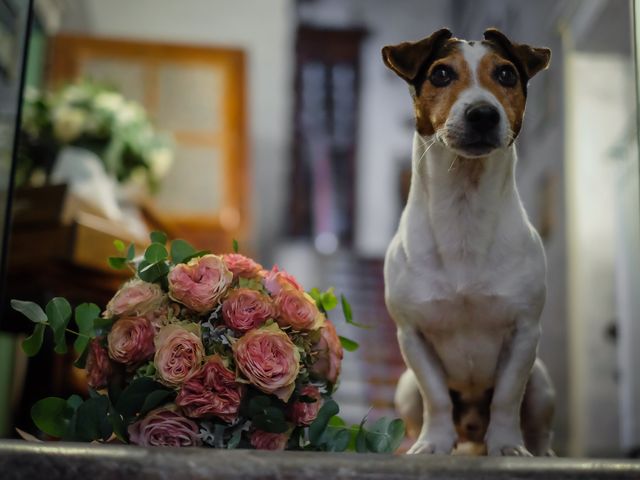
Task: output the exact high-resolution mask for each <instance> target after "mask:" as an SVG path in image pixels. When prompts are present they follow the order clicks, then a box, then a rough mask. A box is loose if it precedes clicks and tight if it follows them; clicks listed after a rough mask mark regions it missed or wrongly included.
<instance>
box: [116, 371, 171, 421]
mask: <svg viewBox="0 0 640 480" xmlns="http://www.w3.org/2000/svg"><path fill="white" fill-rule="evenodd" d="M162 389H164V387H163V386H162V385H161V384H160V383H158V382H156V381H155V380H153V379H152V378H149V377H139V378H136V379H135V380H133V381H132V382H131V383H130V384H129V385H128V386H127V388H125V389H124V390H123V391H122V393H121V394H120V396H119V397H118V401H117V402H116V405H115V408H116V411H117V412H118V413H120V414H121V415H122V416H123V417H124V419H125V421H128V420H130V419H132V418H134V417H135V416H136V415H137V414H138V413H140V411H141V410H142V407H143V405H144V403H145V401H146V399H147V396H148V395H149V394H150V393H151V392H154V391H156V390H162Z"/></svg>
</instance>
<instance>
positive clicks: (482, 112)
mask: <svg viewBox="0 0 640 480" xmlns="http://www.w3.org/2000/svg"><path fill="white" fill-rule="evenodd" d="M464 116H465V118H466V119H467V122H469V125H470V126H471V128H473V130H475V131H476V132H478V133H486V132H488V131H489V130H491V129H492V128H494V127H495V126H496V125H498V122H500V113H499V112H498V109H497V108H496V107H494V106H492V105H489V104H487V103H480V104H476V105H471V106H470V107H468V108H467V109H466V110H465V112H464Z"/></svg>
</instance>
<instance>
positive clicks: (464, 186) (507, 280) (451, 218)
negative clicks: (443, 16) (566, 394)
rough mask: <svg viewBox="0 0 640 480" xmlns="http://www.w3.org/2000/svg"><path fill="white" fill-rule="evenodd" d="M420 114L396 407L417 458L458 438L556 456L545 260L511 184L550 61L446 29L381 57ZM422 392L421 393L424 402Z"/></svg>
mask: <svg viewBox="0 0 640 480" xmlns="http://www.w3.org/2000/svg"><path fill="white" fill-rule="evenodd" d="M382 56H383V59H384V63H385V64H386V65H387V66H388V67H389V68H390V69H391V70H393V71H394V72H395V73H396V74H397V75H398V76H400V77H401V78H402V79H403V80H405V81H406V82H407V83H408V84H409V86H410V90H411V94H412V97H413V103H414V108H415V116H416V133H415V137H414V142H413V164H412V178H411V188H410V192H409V198H408V201H407V205H406V207H405V209H404V211H403V214H402V218H401V220H400V225H399V227H398V231H397V233H396V235H395V237H394V238H393V240H392V242H391V244H390V245H389V249H388V251H387V255H386V259H385V271H384V274H385V289H386V292H385V297H386V303H387V307H388V309H389V312H390V313H391V316H392V317H393V319H394V321H395V322H396V324H397V327H398V342H399V344H400V348H401V350H402V354H403V357H404V359H405V362H406V364H407V366H408V367H409V368H408V370H407V372H405V374H404V375H403V376H402V378H401V380H400V383H399V386H398V391H397V393H396V405H397V408H398V410H399V412H400V413H401V415H402V416H403V417H404V418H405V421H406V422H407V424H408V430H409V432H411V431H412V430H413V431H414V432H416V434H417V440H416V442H415V443H414V445H413V446H412V447H411V449H410V450H409V453H436V454H447V453H450V452H451V451H452V449H453V448H454V447H455V446H456V444H458V443H459V442H462V441H476V442H483V441H484V443H485V445H486V451H487V452H488V454H489V455H529V454H534V455H546V454H549V453H550V441H551V420H552V417H553V389H552V387H551V383H550V381H549V377H548V375H547V373H546V371H545V369H544V366H543V365H542V363H541V362H540V361H539V360H537V359H536V356H537V347H538V339H539V337H540V322H539V319H540V313H541V311H542V307H543V305H544V299H545V288H546V287H545V275H546V260H545V254H544V249H543V246H542V242H541V240H540V237H539V236H538V234H537V232H536V231H535V229H534V228H533V227H532V225H531V224H530V223H529V220H528V218H527V214H526V213H525V211H524V208H523V206H522V203H521V201H520V197H519V195H518V191H517V189H516V183H515V175H514V170H515V164H516V150H515V145H514V140H515V138H516V136H517V135H518V132H519V131H520V127H521V125H522V119H523V115H524V109H525V100H526V97H527V83H528V81H529V79H530V78H531V77H533V76H534V75H535V74H536V73H538V72H539V71H540V70H543V69H545V68H546V67H547V65H548V63H549V59H550V57H551V52H550V50H549V49H546V48H533V47H530V46H528V45H521V44H517V43H514V42H511V41H510V40H509V39H508V38H507V37H506V36H505V35H503V34H502V33H501V32H499V31H498V30H495V29H489V30H487V31H486V32H485V33H484V40H482V41H478V42H467V41H464V40H459V39H456V38H452V35H451V32H450V31H449V30H446V29H442V30H439V31H437V32H435V33H433V34H432V35H431V36H429V37H428V38H425V39H423V40H420V41H418V42H415V43H410V42H406V43H401V44H399V45H395V46H388V47H385V48H384V49H383V50H382ZM420 394H421V396H420Z"/></svg>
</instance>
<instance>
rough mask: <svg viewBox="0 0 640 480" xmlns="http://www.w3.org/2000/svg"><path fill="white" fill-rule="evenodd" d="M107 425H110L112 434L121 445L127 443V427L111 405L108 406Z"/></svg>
mask: <svg viewBox="0 0 640 480" xmlns="http://www.w3.org/2000/svg"><path fill="white" fill-rule="evenodd" d="M108 419H109V423H111V428H112V429H113V433H114V434H115V435H116V437H117V438H118V440H120V441H121V442H122V443H127V437H128V435H127V427H126V425H125V423H124V420H123V419H122V416H121V415H120V414H119V413H118V412H116V409H115V408H114V407H113V405H109V414H108Z"/></svg>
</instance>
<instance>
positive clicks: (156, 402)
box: [140, 390, 174, 415]
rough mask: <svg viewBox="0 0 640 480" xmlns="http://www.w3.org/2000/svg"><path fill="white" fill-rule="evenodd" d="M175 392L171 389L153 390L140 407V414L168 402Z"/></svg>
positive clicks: (144, 413)
mask: <svg viewBox="0 0 640 480" xmlns="http://www.w3.org/2000/svg"><path fill="white" fill-rule="evenodd" d="M173 394H174V393H173V392H172V391H171V390H155V391H153V392H151V393H150V394H149V395H147V398H145V399H144V403H143V404H142V407H141V408H140V415H146V414H147V413H149V412H150V411H151V410H153V409H154V408H157V407H159V406H160V405H162V404H164V403H166V402H167V401H168V400H169V398H171V397H172V396H173Z"/></svg>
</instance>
